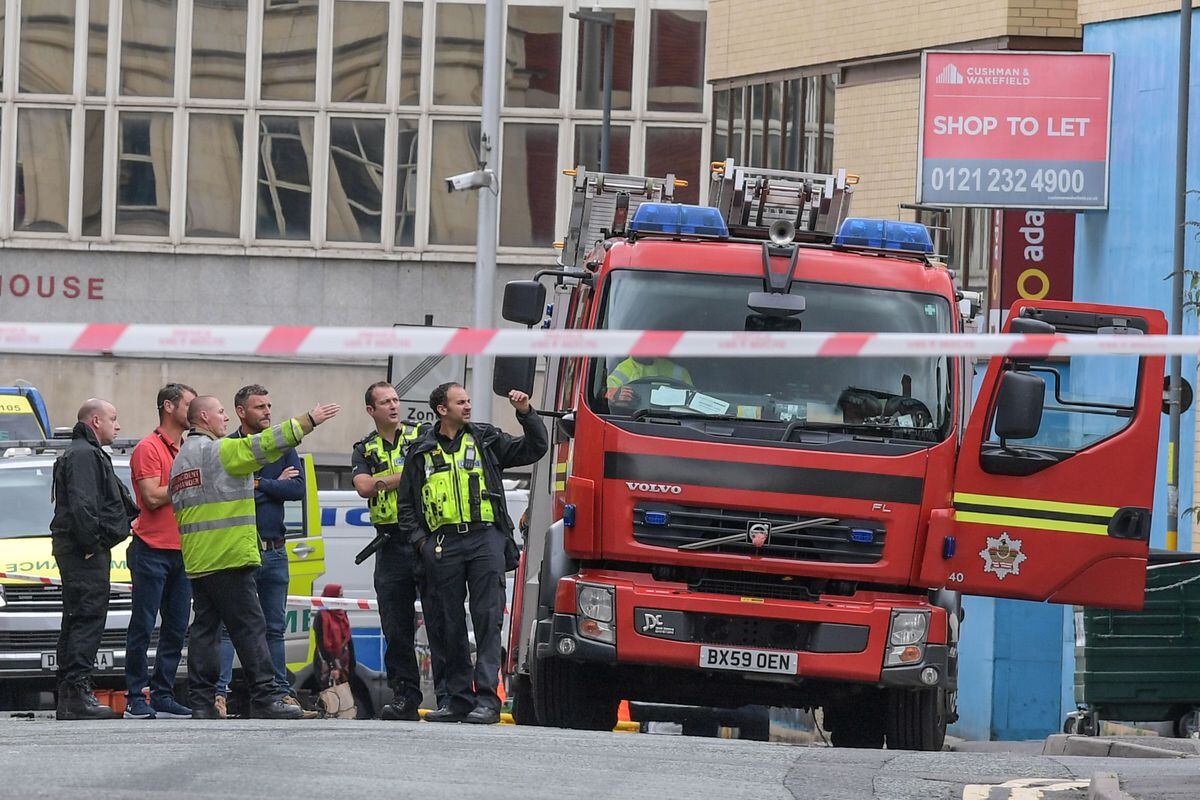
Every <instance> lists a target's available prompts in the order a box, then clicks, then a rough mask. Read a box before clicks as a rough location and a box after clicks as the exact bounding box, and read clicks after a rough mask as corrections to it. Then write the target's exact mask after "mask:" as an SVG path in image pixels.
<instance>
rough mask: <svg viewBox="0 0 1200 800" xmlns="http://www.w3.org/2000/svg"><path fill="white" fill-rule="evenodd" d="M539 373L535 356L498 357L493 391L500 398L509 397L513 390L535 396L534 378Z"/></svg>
mask: <svg viewBox="0 0 1200 800" xmlns="http://www.w3.org/2000/svg"><path fill="white" fill-rule="evenodd" d="M536 372H537V358H536V357H534V356H497V357H496V365H495V367H494V368H493V370H492V391H493V392H495V393H496V395H498V396H499V397H508V393H509V392H511V391H512V390H513V389H519V390H521V391H522V392H524V393H525V394H528V395H532V394H533V376H534V373H536Z"/></svg>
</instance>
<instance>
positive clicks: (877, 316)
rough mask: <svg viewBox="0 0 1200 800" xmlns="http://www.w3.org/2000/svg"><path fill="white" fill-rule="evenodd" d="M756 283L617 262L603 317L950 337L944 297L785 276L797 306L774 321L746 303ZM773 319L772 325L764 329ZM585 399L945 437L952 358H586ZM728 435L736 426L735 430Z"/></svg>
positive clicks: (607, 324)
mask: <svg viewBox="0 0 1200 800" xmlns="http://www.w3.org/2000/svg"><path fill="white" fill-rule="evenodd" d="M762 288H763V287H762V280H761V279H759V278H755V277H747V276H736V275H713V274H695V273H677V272H665V271H649V270H647V271H635V270H616V271H614V272H613V273H612V274H611V275H610V277H609V280H608V285H607V287H606V291H605V295H604V302H603V306H602V309H601V316H600V319H599V325H600V327H602V328H610V329H625V330H629V329H650V330H700V331H740V330H764V329H768V330H769V329H774V330H803V331H812V332H857V331H866V332H899V333H918V334H922V333H929V334H933V333H948V332H949V331H950V330H951V305H950V303H949V302H948V301H947V300H946V299H945V298H943V297H941V296H938V295H931V294H921V293H916V292H906V291H895V290H884V289H876V288H870V287H863V286H850V285H841V284H830V283H803V282H799V281H797V282H795V283H793V284H792V288H791V294H793V295H800V296H802V297H803V298H804V311H803V312H802V313H800V314H797V315H794V316H793V317H790V318H786V319H783V320H782V321H780V320H779V318H778V317H775V318H767V317H763V316H762V315H759V314H757V313H756V312H754V311H752V310H750V309H749V308H747V299H748V297H749V295H750V293H752V292H760V291H762ZM772 326H774V327H772ZM593 364H594V366H593V372H592V376H591V381H590V395H591V396H590V403H591V406H592V408H593V409H595V410H596V411H597V412H599V413H602V414H608V415H611V416H618V417H620V416H624V417H632V418H637V419H645V418H647V417H651V418H653V417H656V416H661V415H671V416H673V417H676V418H679V419H684V418H687V417H689V416H693V417H706V418H712V417H720V418H723V419H725V418H728V419H729V420H731V421H733V423H734V425H735V427H736V421H737V420H746V421H750V420H753V421H755V423H756V424H759V425H761V424H762V423H776V424H780V425H781V426H786V427H788V428H789V429H792V430H795V429H796V428H823V429H830V428H834V429H838V428H840V429H846V430H859V429H862V428H868V429H870V430H872V431H876V432H884V433H885V434H886V435H889V436H895V437H897V438H907V439H913V440H917V441H927V442H935V441H941V440H943V439H944V438H945V437H946V435H947V434H948V432H949V430H950V427H951V424H950V420H951V417H952V413H951V397H952V394H951V391H950V380H951V364H950V362H949V360H948V359H947V358H945V357H903V358H778V357H753V356H747V357H742V358H710V357H693V358H689V357H679V358H675V359H661V358H660V359H646V358H639V357H634V356H612V357H608V358H606V359H604V358H602V359H596V360H595V361H594V362H593ZM735 435H736V434H735Z"/></svg>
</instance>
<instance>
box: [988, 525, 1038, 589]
mask: <svg viewBox="0 0 1200 800" xmlns="http://www.w3.org/2000/svg"><path fill="white" fill-rule="evenodd" d="M979 557H980V558H982V559H983V571H984V572H990V573H992V574H993V575H995V576H996V578H997V579H998V580H1004V579H1005V578H1007V577H1008V576H1009V575H1020V574H1021V564H1022V562H1024V561H1025V558H1026V555H1025V554H1024V553H1022V552H1021V540H1020V539H1011V538H1009V535H1008V533H1007V532H1005V533H1002V534H1000V535H999V536H989V537H988V539H987V547H985V548H984V549H982V550H980V551H979Z"/></svg>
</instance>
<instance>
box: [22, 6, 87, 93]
mask: <svg viewBox="0 0 1200 800" xmlns="http://www.w3.org/2000/svg"><path fill="white" fill-rule="evenodd" d="M74 66H75V0H22V2H21V65H20V78H21V86H20V91H21V92H23V93H27V94H71V93H72V89H73V85H72V84H73V83H74V78H75V69H74Z"/></svg>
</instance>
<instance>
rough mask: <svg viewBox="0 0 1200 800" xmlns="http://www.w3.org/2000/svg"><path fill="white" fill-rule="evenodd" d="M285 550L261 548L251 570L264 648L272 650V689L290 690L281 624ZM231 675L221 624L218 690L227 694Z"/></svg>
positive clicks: (284, 611)
mask: <svg viewBox="0 0 1200 800" xmlns="http://www.w3.org/2000/svg"><path fill="white" fill-rule="evenodd" d="M290 580H291V577H290V575H289V574H288V556H287V550H264V551H263V552H262V566H261V567H259V568H258V569H256V570H254V583H255V585H256V586H257V587H258V603H259V605H260V606H262V612H263V617H265V618H266V621H267V650H268V651H269V652H270V653H271V665H272V666H273V667H274V668H275V690H276V691H278V692H283V693H286V694H292V686H291V684H290V683H288V677H287V653H286V652H285V650H284V646H283V626H284V621H285V619H286V617H287V593H288V582H289V581H290ZM232 679H233V642H232V641H230V639H229V632H228V631H227V630H225V626H223V625H222V626H221V677H220V678H218V679H217V694H219V695H221V696H222V697H225V696H226V695H228V694H229V681H230V680H232Z"/></svg>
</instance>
